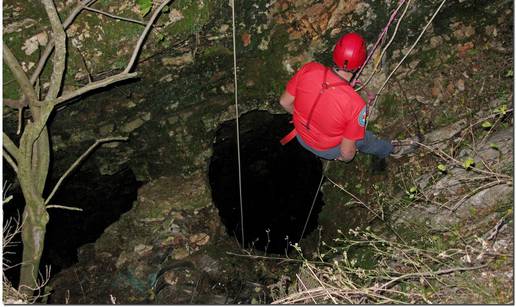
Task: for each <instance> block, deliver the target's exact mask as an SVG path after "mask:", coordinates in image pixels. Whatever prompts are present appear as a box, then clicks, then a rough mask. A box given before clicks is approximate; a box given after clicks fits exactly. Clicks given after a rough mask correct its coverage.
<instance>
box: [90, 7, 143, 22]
mask: <svg viewBox="0 0 516 307" xmlns="http://www.w3.org/2000/svg"><path fill="white" fill-rule="evenodd" d="M84 9H85V10H87V11H91V12H95V13H99V14H101V15H106V16H108V17H111V18H113V19H120V20H123V21H128V22H134V23H137V24H140V25H144V26H145V25H147V23H146V22H144V21H141V20H136V19H131V18H127V17H122V16H118V15H113V14H110V13H108V12H105V11H101V10H97V9H94V8H92V7H87V6H86V7H84Z"/></svg>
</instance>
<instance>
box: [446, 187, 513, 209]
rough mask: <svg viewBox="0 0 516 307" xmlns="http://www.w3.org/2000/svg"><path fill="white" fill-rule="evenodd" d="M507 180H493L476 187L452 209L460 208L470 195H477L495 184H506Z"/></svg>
mask: <svg viewBox="0 0 516 307" xmlns="http://www.w3.org/2000/svg"><path fill="white" fill-rule="evenodd" d="M506 183H507V182H506V181H491V182H489V183H487V184H484V185H482V186H480V187H478V188H476V189H475V190H473V191H472V192H471V193H469V194H467V195H465V196H464V197H462V198H461V199H460V200H459V201H458V202H457V203H456V204H455V205H454V206H453V207H452V208H451V211H455V210H457V209H459V207H460V206H461V205H462V204H463V203H464V202H465V201H466V200H467V199H469V198H470V197H472V196H474V195H476V194H477V193H478V192H480V191H482V190H485V189H488V188H491V187H494V186H497V185H500V184H506Z"/></svg>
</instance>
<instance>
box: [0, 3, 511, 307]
mask: <svg viewBox="0 0 516 307" xmlns="http://www.w3.org/2000/svg"><path fill="white" fill-rule="evenodd" d="M58 2H59V1H56V3H57V4H58V9H59V12H60V14H61V15H62V16H61V17H62V19H64V18H63V17H65V16H67V14H68V12H69V11H70V10H71V9H72V7H73V6H74V5H75V2H74V1H61V2H59V3H58ZM154 2H156V1H154ZM435 2H436V1H426V2H424V3H423V2H421V1H419V2H418V1H412V2H411V3H412V4H411V5H412V6H411V8H410V9H409V10H408V11H407V15H406V16H405V17H404V19H403V22H402V23H401V24H400V28H399V32H398V33H397V35H396V37H395V40H394V41H393V43H392V45H391V47H390V48H389V49H388V50H387V52H386V53H385V55H383V56H380V55H381V54H380V52H379V51H377V53H375V54H374V56H373V58H372V61H373V62H374V64H375V65H374V66H377V69H376V74H375V76H374V77H373V79H372V81H371V82H370V83H369V85H368V90H371V91H373V92H375V91H377V90H378V89H379V88H380V85H381V84H382V83H383V82H384V81H385V79H386V76H387V75H388V74H389V73H390V72H391V71H392V70H393V69H394V68H395V67H396V65H397V64H398V62H399V61H400V60H401V59H402V58H403V57H404V56H405V55H406V53H407V52H408V47H409V46H410V45H411V44H412V42H414V41H415V39H416V38H417V37H418V35H419V33H420V31H421V30H422V28H423V26H424V24H425V23H426V20H428V18H429V16H431V14H432V13H433V12H434V10H435V8H436V7H437V3H435ZM484 2H485V1H484ZM484 2H482V3H480V2H476V1H453V2H448V3H446V5H445V6H444V7H443V9H442V11H441V12H440V13H439V14H438V15H437V17H436V19H435V21H434V22H433V24H432V26H431V27H429V28H428V29H427V32H426V33H425V35H424V36H423V37H422V40H421V41H420V43H419V44H418V45H417V46H416V48H415V49H414V50H413V51H412V53H411V54H410V55H409V56H408V57H407V60H406V62H405V63H404V64H403V65H401V66H400V67H399V69H398V70H397V72H396V74H395V75H394V76H393V78H392V79H391V80H390V82H389V83H388V85H387V87H386V88H385V89H384V91H383V92H382V95H381V96H380V99H379V101H378V103H377V105H376V107H375V109H373V110H372V112H373V113H372V115H374V116H372V117H371V118H369V120H370V124H369V128H370V129H372V130H374V131H376V132H377V133H378V134H379V135H380V136H381V137H384V138H405V137H409V136H413V135H414V134H424V135H425V136H426V139H425V142H428V145H429V146H432V148H433V149H435V150H447V152H450V153H451V154H453V157H454V158H457V159H459V160H460V161H461V162H462V161H464V160H465V159H467V158H471V159H473V162H474V163H475V166H476V167H477V168H479V169H481V170H484V171H486V170H487V168H482V162H481V160H483V161H485V162H487V163H488V166H489V167H490V168H491V169H492V170H493V171H495V172H497V173H500V172H501V173H503V174H507V173H509V171H512V167H513V159H512V156H513V152H512V143H513V134H512V133H513V132H512V130H511V129H505V128H504V126H507V127H510V126H512V121H511V119H510V118H508V117H510V116H508V115H511V113H510V112H508V111H507V110H509V109H511V108H512V106H511V104H512V97H513V93H512V85H513V74H514V72H513V71H512V70H513V67H512V66H511V64H510V63H512V60H511V59H512V48H513V35H512V34H513V33H512V30H511V29H513V23H512V16H513V8H512V6H510V2H507V1H504V0H495V1H491V2H489V3H484ZM396 4H397V1H374V0H365V1H360V0H325V1H316V0H303V1H294V0H279V1H272V2H271V1H263V0H258V1H236V5H237V7H236V9H237V20H236V25H237V35H236V37H237V45H236V50H233V44H232V33H231V18H230V16H231V8H230V6H229V5H228V1H221V0H184V1H174V4H173V5H171V7H170V8H169V11H168V12H166V13H165V14H163V15H162V16H161V17H160V19H159V22H158V24H157V25H156V27H155V31H153V34H152V35H151V36H150V37H149V40H148V41H147V43H146V45H145V48H144V50H143V53H142V55H141V57H140V63H139V64H138V66H137V68H136V70H137V71H138V72H139V73H140V78H139V79H138V80H137V81H133V82H128V83H124V84H117V85H116V86H114V87H112V88H110V89H109V90H106V91H101V92H97V93H92V94H91V95H88V96H87V97H81V99H80V100H79V101H78V102H77V103H74V104H71V105H68V106H67V107H66V108H63V109H62V110H59V112H56V115H55V116H54V117H53V118H52V123H51V126H50V131H51V138H52V146H53V150H54V153H53V159H54V165H53V167H54V172H53V176H55V177H56V178H58V176H59V175H60V174H62V173H63V172H64V170H66V169H67V168H68V166H69V165H70V164H71V163H72V162H73V161H74V160H75V159H76V157H77V156H79V155H80V154H81V153H82V152H83V151H84V150H85V149H86V148H88V147H89V146H90V145H91V144H92V143H94V141H95V140H96V139H99V138H102V137H109V136H118V135H122V136H128V137H129V141H128V142H126V143H120V144H117V145H116V146H113V147H112V148H102V149H100V150H98V151H96V152H95V153H94V155H92V156H91V157H90V158H89V160H88V163H90V164H92V165H94V167H96V168H97V169H98V170H99V172H100V173H101V174H114V173H117V172H118V171H120V169H122V168H123V167H127V166H129V167H130V168H131V169H132V171H133V172H134V173H135V174H136V176H137V178H138V180H140V181H145V182H146V184H145V185H144V186H143V187H142V188H141V189H140V190H139V196H138V201H137V202H136V203H135V205H134V209H133V210H131V211H129V212H127V213H126V214H124V215H123V216H122V217H121V219H120V221H118V222H116V223H115V224H113V225H111V226H110V227H109V228H107V229H106V230H105V232H104V234H103V236H102V237H101V238H100V239H99V240H98V241H97V242H95V243H91V244H88V245H86V246H83V247H82V248H80V250H79V263H78V264H77V265H76V266H74V267H71V268H68V269H66V270H64V271H63V272H61V273H60V274H58V275H57V276H55V278H54V280H53V281H52V283H51V286H52V288H53V289H54V291H55V294H54V295H53V296H52V298H51V300H52V302H53V303H65V302H68V303H76V304H79V303H80V304H89V303H102V304H106V303H112V302H115V301H116V302H117V303H160V304H189V303H212V304H219V303H239V302H245V303H249V301H250V300H249V298H250V297H251V296H252V294H253V293H254V294H256V293H255V292H254V290H253V289H254V288H255V287H256V285H254V284H251V283H249V282H247V284H246V283H244V282H242V283H241V284H237V287H235V289H237V290H240V288H241V289H243V290H242V291H241V293H239V294H234V293H233V294H231V297H230V295H227V294H226V293H227V291H228V288H227V287H226V286H227V285H228V284H231V283H232V282H236V281H237V280H238V281H239V282H240V281H243V280H247V281H248V280H254V279H253V278H249V275H246V274H249V272H248V271H246V272H245V273H242V271H239V270H238V267H240V268H242V267H244V266H245V267H246V269H248V268H251V269H250V270H254V269H255V268H256V266H258V265H257V264H256V263H254V262H253V261H249V262H245V265H244V264H243V263H244V262H243V261H229V260H228V259H227V257H226V256H227V255H225V254H224V253H221V251H226V250H232V249H234V248H235V243H234V242H231V241H230V240H229V239H228V237H227V236H226V235H225V234H223V230H222V228H221V226H220V223H219V217H218V213H217V211H216V210H215V208H214V207H213V205H212V203H211V196H210V192H209V187H208V185H207V180H206V178H205V174H206V173H207V170H208V161H209V159H210V156H211V154H212V143H213V139H214V136H215V131H216V130H217V128H218V126H219V125H220V124H221V123H222V122H224V121H227V120H230V119H234V118H235V117H236V114H235V105H234V93H235V92H236V91H237V90H238V99H239V105H238V107H239V112H240V114H242V113H246V112H248V111H251V110H267V111H269V112H271V113H284V111H283V110H282V109H281V107H280V106H279V104H278V98H279V96H280V95H281V93H282V91H283V90H284V87H285V83H286V82H287V81H288V80H289V78H290V77H291V76H292V75H293V73H294V72H295V71H296V70H297V69H298V68H299V67H300V66H301V65H302V64H304V63H306V62H308V61H319V62H321V63H324V64H326V65H331V61H332V60H331V50H332V48H333V44H334V41H335V39H336V38H337V37H338V36H339V35H340V34H343V33H345V32H349V31H357V32H360V33H361V34H363V35H364V36H365V38H366V40H367V41H368V46H369V47H370V46H371V45H372V44H373V43H374V41H375V40H376V38H377V35H378V33H379V32H380V31H381V29H382V28H383V27H384V26H385V24H386V22H387V20H388V17H389V14H390V12H392V10H393V9H394V7H395V5H396ZM94 7H95V8H97V9H101V10H104V11H106V12H109V13H110V14H115V15H120V16H126V17H130V18H133V19H137V20H144V19H145V20H146V18H148V17H142V16H141V12H140V11H139V9H138V7H137V6H135V2H134V0H120V1H97V3H96V5H95V6H94ZM3 8H4V10H3V14H4V33H3V34H4V43H5V44H8V45H9V46H10V47H11V49H12V50H13V51H14V52H15V54H16V56H17V57H18V58H19V60H20V62H21V65H22V67H23V68H24V69H25V70H27V71H28V72H29V73H31V72H33V71H34V69H35V66H36V63H37V59H38V56H39V52H38V51H40V50H42V48H43V47H44V46H45V45H46V44H48V39H49V37H48V35H45V33H46V32H45V31H47V30H48V29H49V24H48V22H47V18H46V16H45V14H44V10H43V9H42V7H41V5H40V3H39V2H38V1H23V0H6V1H4V2H3ZM141 30H142V26H141V25H139V24H137V23H127V24H126V23H124V22H122V21H120V20H115V19H112V18H109V17H108V16H105V15H98V14H94V13H93V12H83V13H81V14H80V15H79V17H78V18H77V20H76V22H74V23H73V24H72V25H71V26H70V27H69V28H68V29H67V33H68V35H69V44H68V45H69V61H68V66H67V71H68V73H67V75H66V78H65V81H64V85H65V86H64V91H67V90H71V89H74V88H76V87H77V86H78V84H79V85H85V84H87V83H88V82H89V78H91V79H92V80H100V79H102V78H104V77H105V76H108V75H111V74H113V73H114V72H116V71H119V70H120V69H121V68H123V67H124V66H125V64H126V63H127V60H128V58H129V56H130V54H131V51H132V46H133V45H134V43H135V42H136V40H137V38H138V35H139V34H140V33H141ZM233 52H236V55H237V58H238V63H237V65H238V69H237V73H238V75H237V77H238V88H235V86H234V83H233V77H234V76H233V67H232V65H233ZM49 62H51V61H49ZM373 70H375V69H373V65H371V64H370V65H369V66H368V67H367V69H366V70H365V72H364V75H363V76H362V77H361V79H362V80H367V78H368V77H369V76H370V75H371V74H372V73H373ZM3 72H4V74H3V75H4V79H5V80H6V82H4V91H3V95H4V98H9V99H16V98H19V96H20V95H19V91H18V90H17V87H16V84H15V82H10V81H7V80H11V79H13V76H12V74H11V73H10V71H9V70H8V69H7V68H6V67H5V65H4V70H3ZM47 79H48V73H44V74H43V79H42V81H41V85H42V89H43V90H45V88H46V86H47V85H46V84H47V83H48V80H47ZM364 96H365V95H364ZM504 110H505V111H504ZM4 111H6V112H4V130H5V131H6V133H8V134H9V135H12V136H15V131H16V128H17V114H16V112H12V111H10V109H8V108H7V107H4ZM7 111H8V112H7ZM495 115H496V116H495ZM485 118H487V120H488V121H489V124H491V125H492V127H493V131H490V130H489V131H490V136H489V137H488V138H486V139H485V140H484V139H483V137H484V134H485V133H486V132H487V130H485V129H484V130H483V131H480V132H479V130H481V129H482V128H480V129H479V125H478V124H476V122H477V121H479V120H481V119H485ZM464 131H467V132H468V133H465V132H464ZM492 132H496V133H492ZM470 134H479V135H480V139H477V135H475V138H473V140H471V139H470V138H469V135H470ZM13 138H14V137H13ZM445 139H446V141H445V142H443V140H445ZM473 141H475V143H473ZM468 142H469V143H468ZM434 143H435V144H434ZM471 144H475V145H471ZM492 144H495V146H492ZM477 145H480V146H477ZM456 151H458V152H456ZM422 152H423V151H422V150H419V151H417V152H416V153H415V154H413V155H412V156H411V157H409V158H407V159H405V160H401V162H390V161H389V163H390V164H389V168H388V172H387V173H384V174H380V175H378V174H372V173H371V172H369V170H368V166H369V165H370V164H371V161H370V160H368V158H367V157H364V156H361V155H360V154H359V155H358V156H357V158H356V160H355V161H354V162H353V163H350V164H345V165H343V164H337V165H336V166H333V165H335V164H332V166H331V168H330V171H329V172H328V174H327V175H328V177H329V178H331V179H332V180H333V181H334V182H336V183H339V184H342V186H343V187H344V188H346V189H347V191H348V192H349V194H352V195H353V196H355V197H356V198H354V197H351V196H350V195H349V194H344V193H342V191H341V190H340V189H338V188H336V185H334V184H333V183H329V182H326V183H325V184H324V186H323V189H324V195H325V196H324V197H325V199H324V201H325V203H326V204H327V206H326V207H325V208H323V212H322V215H321V216H322V217H321V219H320V221H319V222H320V224H321V225H322V226H323V227H324V229H325V232H324V233H323V234H322V235H323V239H324V240H326V241H327V242H332V241H331V240H333V238H334V235H335V232H336V231H338V230H341V228H343V227H355V226H358V225H366V224H368V223H369V221H370V220H371V219H374V218H375V215H374V214H376V215H378V214H379V215H381V216H382V217H383V213H384V212H383V206H384V204H385V203H384V201H385V199H386V194H388V193H392V194H395V193H401V194H403V196H406V195H405V194H404V193H405V191H404V188H401V191H400V187H402V186H403V187H404V186H405V185H406V184H407V182H406V181H407V180H408V179H407V178H411V175H412V173H411V172H412V171H418V172H421V169H423V168H425V167H426V168H427V169H431V171H428V172H427V173H426V174H425V175H422V176H420V177H419V176H418V177H417V178H416V179H415V180H416V183H417V188H418V189H419V191H422V192H423V191H424V193H426V194H425V195H422V194H417V193H415V195H418V196H417V197H419V196H421V197H425V199H427V200H430V201H428V202H426V203H424V205H422V204H421V203H412V202H410V205H412V204H414V206H412V207H411V206H409V207H408V208H402V209H400V210H399V211H396V212H394V214H393V221H394V223H395V224H396V225H397V226H400V227H401V226H403V225H406V224H408V223H410V224H419V225H423V226H424V227H427V226H428V227H430V228H431V229H432V230H435V231H436V232H439V233H440V232H443V231H445V230H448V229H450V227H454V226H457V225H458V226H464V227H465V229H470V230H471V229H473V228H475V227H479V226H482V227H487V226H492V224H493V221H495V220H496V219H497V218H499V216H498V215H496V214H495V213H496V210H498V209H500V210H505V209H507V208H506V207H507V206H508V204H509V203H510V201H511V198H510V193H511V192H512V190H513V186H512V183H511V182H510V180H508V179H507V178H506V177H504V178H505V179H507V180H505V181H504V178H502V179H501V180H500V182H495V183H493V181H491V182H487V181H482V180H478V181H475V182H474V184H471V183H470V182H469V181H468V180H471V179H470V178H469V177H470V176H471V174H472V171H471V170H466V169H464V167H461V166H460V165H455V166H453V167H452V166H451V165H447V170H446V174H441V173H436V171H435V165H434V164H436V163H435V162H436V161H435V160H432V159H434V158H428V157H427V156H424V155H422ZM425 163H426V164H425ZM421 164H423V165H421ZM430 164H431V165H430ZM428 165H430V167H429V166H428ZM407 169H408V170H407ZM203 174H204V175H203ZM484 175H485V173H484ZM465 177H468V178H467V179H466V180H464V178H465ZM56 178H54V180H55V179H56ZM475 180H476V179H475ZM377 194H378V197H377V198H375V197H376V196H377ZM414 197H416V196H414ZM357 199H360V200H364V201H366V204H370V203H371V204H380V205H379V206H380V209H378V208H376V207H374V206H373V207H368V208H367V209H365V208H364V207H363V206H362V205H361V204H360V202H358V201H357ZM410 201H411V200H410ZM437 204H442V205H443V206H441V205H437ZM454 206H456V208H454ZM370 209H371V210H372V211H370ZM371 212H373V213H374V214H372V213H371ZM482 227H481V228H482ZM482 229H483V228H482ZM342 230H344V231H345V230H346V229H342ZM422 233H423V234H424V233H426V232H424V231H423V232H422ZM417 235H421V234H419V233H418V234H417ZM507 240H509V239H507ZM307 241H308V240H307ZM312 241H313V242H315V241H316V239H313V240H312ZM507 242H509V241H507ZM309 244H310V243H307V245H309ZM314 244H315V243H314ZM500 244H501V243H500ZM508 245H510V244H508ZM225 257H226V258H225ZM222 259H223V260H222ZM266 269H268V267H266ZM279 271H280V272H281V270H279ZM279 274H281V273H279ZM253 277H254V275H253ZM261 277H263V276H261ZM268 277H269V276H268ZM221 281H222V282H221ZM221 284H223V285H222V286H221ZM240 286H241V287H240ZM468 293H469V292H468ZM425 295H426V294H425ZM451 297H454V296H451ZM244 298H245V299H248V300H247V301H246V300H245V299H244ZM453 303H457V302H453Z"/></svg>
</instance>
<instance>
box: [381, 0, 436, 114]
mask: <svg viewBox="0 0 516 307" xmlns="http://www.w3.org/2000/svg"><path fill="white" fill-rule="evenodd" d="M444 3H446V0H443V1H442V2H441V5H439V7H438V8H437V9H436V10H435V12H434V14H433V15H432V17H431V18H430V20H429V21H428V22H427V24H426V25H425V27H424V28H423V30H422V31H421V33H420V34H419V36H418V37H417V39H416V41H415V42H414V43H413V44H412V46H411V47H410V49H409V50H408V51H407V53H406V54H405V56H404V57H403V58H402V59H401V61H400V62H399V63H398V65H396V67H394V69H393V70H392V71H391V73H390V74H389V76H388V77H387V79H385V81H384V82H383V84H382V86H381V87H380V89H379V90H378V92H377V93H376V96H375V98H374V101H373V103H372V105H371V109H373V108H374V106H375V105H376V101H377V100H378V97H380V93H381V92H382V90H383V89H384V88H385V85H386V84H387V82H389V80H390V79H391V77H392V75H394V73H395V72H396V71H397V70H398V68H399V67H400V66H401V64H402V63H403V62H404V61H405V59H406V58H407V57H408V56H409V54H410V52H412V50H414V47H416V45H417V43H419V40H420V39H421V37H422V36H423V34H425V32H426V29H427V28H428V27H429V26H430V24H431V23H432V21H433V20H434V18H435V16H437V13H439V11H440V10H441V8H442V7H443V5H444Z"/></svg>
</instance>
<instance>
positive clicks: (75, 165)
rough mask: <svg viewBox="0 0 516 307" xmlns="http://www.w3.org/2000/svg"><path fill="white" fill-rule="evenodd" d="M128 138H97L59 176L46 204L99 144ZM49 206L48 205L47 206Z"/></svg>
mask: <svg viewBox="0 0 516 307" xmlns="http://www.w3.org/2000/svg"><path fill="white" fill-rule="evenodd" d="M127 140H128V138H127V137H112V138H104V139H100V140H96V141H95V143H94V144H93V145H91V146H90V148H88V150H86V151H85V152H84V153H83V154H82V155H81V156H80V157H79V158H78V159H77V160H75V162H74V163H73V164H72V165H71V166H70V168H68V170H67V171H66V172H65V173H64V174H63V176H61V178H59V180H58V181H57V183H56V185H55V186H54V189H53V190H52V192H51V193H50V195H49V196H48V197H47V199H46V200H45V205H47V204H48V203H49V202H50V200H51V199H52V197H53V196H54V194H55V193H56V192H57V190H58V189H59V187H60V186H61V184H62V183H63V181H64V180H65V179H66V177H68V175H69V174H70V173H71V172H72V171H73V170H75V169H76V168H77V166H79V165H80V164H81V163H82V161H83V160H84V159H85V158H86V157H87V156H88V155H89V154H90V153H91V152H92V151H93V150H95V149H96V148H97V146H99V145H100V144H103V143H109V142H122V141H127ZM47 208H48V206H47Z"/></svg>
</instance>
